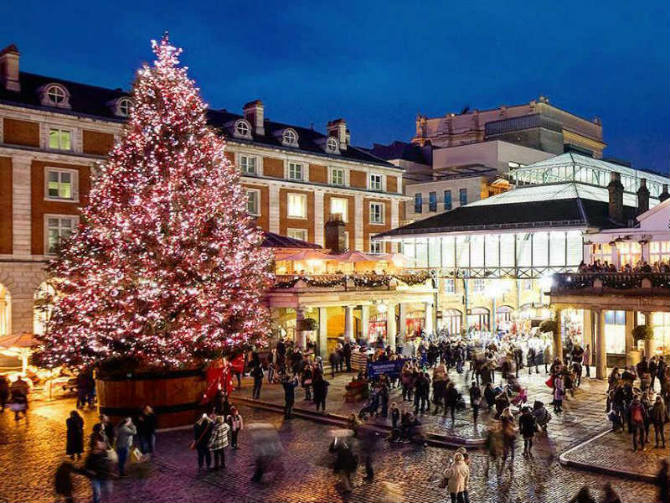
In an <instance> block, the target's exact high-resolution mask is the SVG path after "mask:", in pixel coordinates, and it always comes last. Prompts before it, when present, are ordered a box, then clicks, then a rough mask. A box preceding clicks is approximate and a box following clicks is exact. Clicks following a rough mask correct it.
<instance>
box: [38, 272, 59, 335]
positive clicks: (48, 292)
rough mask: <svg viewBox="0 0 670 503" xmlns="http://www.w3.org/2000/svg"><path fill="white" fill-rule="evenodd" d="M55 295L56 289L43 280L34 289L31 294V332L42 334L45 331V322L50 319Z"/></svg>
mask: <svg viewBox="0 0 670 503" xmlns="http://www.w3.org/2000/svg"><path fill="white" fill-rule="evenodd" d="M55 297H56V289H55V288H54V287H53V286H52V285H50V284H49V283H47V282H46V281H45V282H43V283H42V284H41V285H40V286H38V287H37V290H35V295H34V296H33V300H34V302H33V333H34V334H37V335H42V334H44V333H45V331H46V327H47V324H48V323H49V320H50V319H51V313H52V312H53V303H54V298H55Z"/></svg>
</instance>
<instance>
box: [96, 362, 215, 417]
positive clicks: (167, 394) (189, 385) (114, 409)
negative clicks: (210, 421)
mask: <svg viewBox="0 0 670 503" xmlns="http://www.w3.org/2000/svg"><path fill="white" fill-rule="evenodd" d="M95 384H96V391H97V395H98V410H99V412H100V413H101V414H107V415H108V416H109V417H110V418H111V419H112V421H113V422H115V423H116V422H118V421H119V420H120V419H121V418H123V417H127V416H136V415H137V414H139V413H140V411H141V410H142V408H143V407H144V406H145V405H151V407H153V409H154V412H155V413H156V416H157V418H158V427H159V428H172V427H175V426H183V425H187V424H192V423H193V422H194V421H195V419H196V417H197V416H198V415H199V414H200V412H201V407H200V405H199V404H200V401H201V399H202V397H203V395H204V393H205V389H206V386H207V381H206V379H205V372H204V370H203V369H195V370H194V369H190V370H176V371H170V372H161V373H157V372H135V373H133V374H131V375H130V376H126V377H116V376H114V377H111V376H110V377H106V376H98V377H97V378H96V381H95Z"/></svg>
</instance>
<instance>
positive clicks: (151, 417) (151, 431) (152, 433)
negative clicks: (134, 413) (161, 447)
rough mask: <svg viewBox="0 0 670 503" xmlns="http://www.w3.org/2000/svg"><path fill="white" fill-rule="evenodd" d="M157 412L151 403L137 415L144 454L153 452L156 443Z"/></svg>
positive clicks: (141, 447) (138, 434)
mask: <svg viewBox="0 0 670 503" xmlns="http://www.w3.org/2000/svg"><path fill="white" fill-rule="evenodd" d="M156 424H157V420H156V414H154V410H153V409H152V408H151V406H150V405H145V406H144V409H142V413H141V414H140V415H139V416H138V417H137V436H138V438H139V441H140V450H141V451H142V454H151V453H153V452H154V447H155V445H156Z"/></svg>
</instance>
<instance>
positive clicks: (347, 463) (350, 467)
mask: <svg viewBox="0 0 670 503" xmlns="http://www.w3.org/2000/svg"><path fill="white" fill-rule="evenodd" d="M336 451H337V457H336V458H335V464H334V465H333V469H334V471H335V473H337V474H338V475H339V476H340V481H341V482H342V486H343V488H344V492H345V493H350V492H351V490H352V484H351V475H352V474H353V473H354V472H355V471H356V469H357V468H358V458H357V457H356V455H355V454H354V452H353V450H352V449H351V446H350V445H349V442H347V441H339V439H338V442H337V446H336Z"/></svg>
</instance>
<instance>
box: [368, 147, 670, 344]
mask: <svg viewBox="0 0 670 503" xmlns="http://www.w3.org/2000/svg"><path fill="white" fill-rule="evenodd" d="M520 169H522V170H523V177H524V180H523V183H521V182H517V186H516V188H515V189H513V190H510V191H508V192H504V193H502V194H499V195H495V196H492V197H489V198H487V199H483V200H480V201H476V202H473V203H470V204H468V205H465V206H463V207H459V208H456V209H454V210H452V211H447V212H444V213H442V214H440V215H436V216H433V217H430V218H426V219H423V220H418V221H416V222H414V223H412V224H409V225H406V226H403V227H400V228H398V229H394V230H391V231H388V232H386V233H383V234H380V235H379V236H377V237H376V239H380V240H383V241H391V242H395V243H396V244H398V245H399V247H400V250H401V251H402V253H403V254H404V255H405V256H407V257H409V258H412V259H414V261H415V263H414V265H415V267H416V268H419V269H425V270H432V271H435V273H436V275H437V276H438V277H439V295H438V299H439V300H438V309H437V313H436V316H437V318H436V326H437V327H438V328H442V327H444V328H446V329H448V330H449V331H450V332H451V333H459V332H461V331H462V330H464V329H468V328H474V329H481V330H490V331H495V330H496V329H497V328H498V327H500V328H504V329H509V330H512V331H514V330H518V331H521V330H527V329H528V328H530V327H531V326H533V325H537V324H539V322H540V321H541V320H542V319H546V318H549V317H551V316H552V315H553V314H552V311H551V306H550V299H549V297H548V296H547V295H546V292H548V291H549V289H550V286H551V282H552V276H553V275H554V274H556V273H564V272H574V271H576V270H577V269H578V267H579V265H580V263H582V261H584V260H588V259H589V257H590V254H591V253H593V251H592V250H593V249H592V246H593V245H592V243H591V241H590V240H591V239H592V237H591V236H593V235H594V234H597V233H601V232H608V231H609V229H616V228H621V227H623V226H625V225H627V224H628V223H629V222H631V224H632V223H633V222H635V217H636V216H637V215H639V214H640V213H641V212H643V211H644V210H646V209H647V208H650V207H651V208H654V207H655V206H656V205H657V204H658V203H659V199H664V198H665V197H667V183H668V181H669V180H668V178H666V177H662V176H660V175H655V174H652V173H645V172H642V171H639V170H632V169H630V168H626V167H624V166H620V165H617V164H614V163H611V162H605V161H601V160H597V159H594V158H592V157H587V156H583V155H579V154H575V153H565V154H562V155H559V156H556V157H554V158H552V159H549V160H545V161H541V162H539V163H537V164H535V165H530V166H527V167H524V168H520ZM531 173H534V175H533V176H529V174H531ZM596 174H597V177H596V178H594V176H596ZM624 177H629V178H630V179H631V181H630V182H626V181H625V180H624ZM512 179H514V176H513V177H512ZM604 180H607V182H608V183H604ZM622 182H623V183H622ZM651 184H654V186H655V187H656V186H657V187H658V190H654V191H653V192H652V191H651V190H647V189H646V187H648V186H650V185H651ZM652 211H653V210H652ZM642 218H643V217H642ZM657 246H660V248H657ZM664 246H665V245H662V244H661V245H654V248H653V249H654V250H657V249H658V250H664V249H665V248H663V247H664ZM651 249H652V248H649V250H651ZM602 250H603V249H602V248H598V253H603V251H602ZM626 250H629V251H626ZM630 250H632V252H631V251H630ZM605 251H607V250H605ZM631 253H637V255H635V256H630V254H631ZM649 253H650V252H649ZM655 253H656V254H657V255H655V256H658V257H661V256H663V257H664V256H665V255H662V253H663V252H661V251H658V252H655ZM620 256H621V257H623V258H622V259H621V260H622V261H624V262H625V261H633V260H635V259H636V258H637V257H641V256H642V255H641V252H639V253H638V252H637V247H636V246H633V247H632V248H631V247H629V248H625V246H624V245H622V246H621V248H620ZM561 314H562V316H563V320H564V323H563V331H564V335H565V336H567V335H572V336H574V337H577V336H580V337H581V335H580V334H583V327H584V324H585V323H586V324H588V320H586V321H585V314H584V313H583V311H582V310H572V311H570V310H565V311H563V312H562V313H561Z"/></svg>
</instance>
